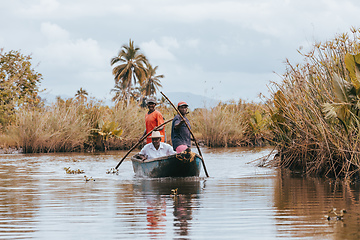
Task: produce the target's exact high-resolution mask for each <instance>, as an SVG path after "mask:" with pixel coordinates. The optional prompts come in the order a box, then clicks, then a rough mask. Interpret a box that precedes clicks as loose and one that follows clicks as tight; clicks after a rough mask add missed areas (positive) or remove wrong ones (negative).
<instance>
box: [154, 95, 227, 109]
mask: <svg viewBox="0 0 360 240" xmlns="http://www.w3.org/2000/svg"><path fill="white" fill-rule="evenodd" d="M165 94H166V96H167V97H168V98H169V99H170V101H171V102H172V103H173V104H174V105H177V103H178V102H181V101H185V102H186V103H187V104H188V105H189V108H190V109H191V110H194V109H196V108H211V107H215V106H216V105H217V104H218V103H219V102H220V100H217V99H213V98H209V97H205V96H202V95H196V94H192V93H185V92H167V93H165ZM161 97H162V95H160V96H158V98H161Z"/></svg>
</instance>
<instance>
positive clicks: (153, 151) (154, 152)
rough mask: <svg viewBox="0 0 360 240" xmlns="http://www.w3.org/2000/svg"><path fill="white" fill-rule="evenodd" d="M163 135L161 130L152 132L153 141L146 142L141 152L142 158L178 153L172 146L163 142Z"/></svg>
mask: <svg viewBox="0 0 360 240" xmlns="http://www.w3.org/2000/svg"><path fill="white" fill-rule="evenodd" d="M162 137H163V136H162V135H161V134H160V132H159V131H153V132H152V134H151V136H150V138H151V143H148V144H146V145H145V146H144V147H143V148H142V149H141V151H140V153H139V155H140V157H141V158H142V160H145V159H152V158H158V157H163V156H168V155H171V154H175V153H176V151H174V150H173V147H172V146H170V145H169V144H167V143H163V142H161V138H162Z"/></svg>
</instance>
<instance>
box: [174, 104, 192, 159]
mask: <svg viewBox="0 0 360 240" xmlns="http://www.w3.org/2000/svg"><path fill="white" fill-rule="evenodd" d="M178 110H179V112H180V114H181V115H182V116H183V117H184V119H185V120H186V123H187V124H188V125H189V127H190V122H189V120H188V119H187V118H186V116H185V115H186V114H187V110H188V105H187V103H186V102H179V103H178ZM171 142H172V145H173V148H174V150H175V151H176V152H177V153H180V152H182V151H184V150H185V149H187V148H189V147H191V133H190V131H189V129H188V128H187V126H186V124H185V122H184V120H183V119H182V118H181V117H180V115H179V114H178V115H176V116H175V117H174V119H173V121H172V126H171Z"/></svg>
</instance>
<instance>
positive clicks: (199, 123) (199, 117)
mask: <svg viewBox="0 0 360 240" xmlns="http://www.w3.org/2000/svg"><path fill="white" fill-rule="evenodd" d="M259 106H260V105H258V104H250V103H244V102H243V101H241V100H240V101H239V102H238V103H236V102H231V103H226V104H219V105H218V106H216V107H214V108H212V109H198V110H196V111H194V112H192V113H191V114H190V115H189V118H190V119H192V123H193V129H194V132H195V133H196V134H194V135H197V137H198V138H200V139H202V140H203V141H204V142H205V144H206V145H207V146H210V147H235V146H244V145H261V144H262V143H265V142H266V140H265V138H264V136H265V135H268V134H269V131H268V129H267V126H266V124H263V123H259V122H256V121H254V120H253V119H252V118H253V116H254V114H255V112H256V110H258V108H259ZM263 112H264V111H263ZM261 120H262V119H261ZM258 123H259V124H258ZM261 124H262V125H263V126H261V127H260V125H261ZM252 127H254V128H252Z"/></svg>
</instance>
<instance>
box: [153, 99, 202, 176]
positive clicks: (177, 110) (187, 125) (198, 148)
mask: <svg viewBox="0 0 360 240" xmlns="http://www.w3.org/2000/svg"><path fill="white" fill-rule="evenodd" d="M160 93H161V94H162V95H163V96H164V98H165V99H166V100H168V102H169V103H170V104H171V106H172V107H173V108H174V109H175V110H176V112H177V113H178V114H179V116H180V117H181V118H182V120H184V122H185V124H186V127H187V128H188V129H189V131H190V134H191V136H192V137H193V139H194V142H195V145H196V148H197V150H198V151H199V155H200V156H201V161H202V163H203V167H204V171H205V175H206V177H209V174H208V172H207V170H206V166H205V162H204V159H203V156H202V154H201V151H200V147H199V145H198V143H197V141H196V138H195V136H194V134H193V132H192V131H191V129H190V126H189V124H187V122H186V120H185V118H184V117H183V115H182V114H181V113H180V112H179V109H177V107H175V105H174V104H173V103H172V102H171V101H170V99H169V98H168V97H167V96H165V94H164V93H163V92H160Z"/></svg>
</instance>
